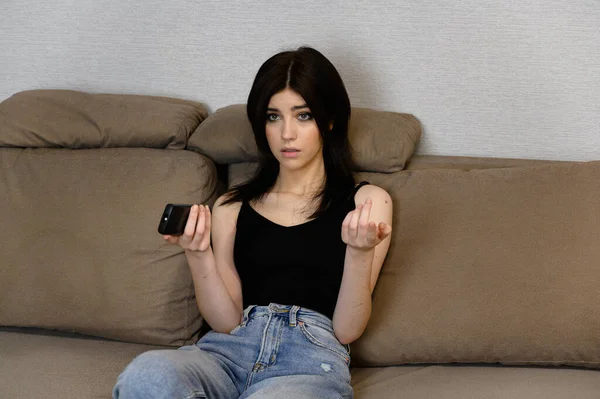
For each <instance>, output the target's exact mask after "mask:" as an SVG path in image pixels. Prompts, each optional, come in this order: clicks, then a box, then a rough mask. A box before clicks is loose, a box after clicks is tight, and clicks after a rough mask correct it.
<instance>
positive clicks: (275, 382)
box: [113, 303, 354, 399]
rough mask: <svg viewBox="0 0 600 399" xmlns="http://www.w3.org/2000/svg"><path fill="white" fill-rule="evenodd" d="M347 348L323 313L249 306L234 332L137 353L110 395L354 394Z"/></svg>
mask: <svg viewBox="0 0 600 399" xmlns="http://www.w3.org/2000/svg"><path fill="white" fill-rule="evenodd" d="M349 352H350V351H349V346H348V345H342V344H341V343H340V342H339V341H338V340H337V338H336V337H335V335H334V332H333V325H332V322H331V320H330V319H329V318H328V317H326V316H324V315H323V314H321V313H318V312H315V311H312V310H310V309H307V308H301V307H299V306H289V305H280V304H276V303H271V304H269V306H256V305H251V306H248V307H247V308H246V309H245V310H244V316H243V319H242V322H241V324H240V325H239V326H237V327H235V328H234V329H233V330H232V331H231V332H230V333H229V334H224V333H218V332H214V331H209V332H208V333H207V334H205V335H204V336H203V337H202V338H200V340H199V341H198V342H197V343H196V344H195V345H189V346H183V347H181V348H179V349H166V350H165V349H163V350H153V351H149V352H145V353H142V354H141V355H139V356H138V357H136V358H135V359H134V360H133V361H132V362H131V363H130V364H129V365H128V366H127V367H126V368H125V370H124V371H123V373H121V375H120V376H119V378H118V380H117V383H116V385H115V387H114V389H113V398H119V399H129V398H146V399H147V398H169V399H179V398H181V399H183V398H186V399H192V398H210V399H214V398H285V399H296V398H335V399H339V398H353V397H354V394H353V390H352V387H351V386H350V370H349V365H350V354H349Z"/></svg>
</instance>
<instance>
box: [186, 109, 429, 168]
mask: <svg viewBox="0 0 600 399" xmlns="http://www.w3.org/2000/svg"><path fill="white" fill-rule="evenodd" d="M348 135H349V141H350V145H351V146H352V147H353V153H354V159H355V161H356V163H357V167H358V168H359V170H364V171H373V172H395V171H398V170H402V168H403V167H404V165H405V163H406V161H407V160H408V159H409V158H410V157H411V156H412V154H413V152H414V149H415V146H416V144H417V142H418V141H419V139H420V138H421V125H420V123H419V121H418V119H417V118H415V117H414V116H413V115H410V114H403V113H397V112H384V111H376V110H372V109H368V108H357V107H353V108H352V117H351V120H350V125H349V127H348ZM188 148H189V149H190V150H194V151H198V152H200V153H201V154H204V155H206V156H208V157H209V158H211V159H213V160H214V161H216V162H218V163H222V164H231V163H239V162H249V161H257V160H258V150H257V147H256V143H255V141H254V135H253V133H252V127H251V125H250V122H249V121H248V117H247V115H246V105H245V104H236V105H230V106H227V107H224V108H221V109H218V110H217V111H216V112H215V113H214V114H213V115H210V116H209V117H208V118H207V119H206V120H205V121H204V122H203V123H202V124H201V125H200V126H198V129H196V131H195V132H194V133H193V134H192V136H191V137H190V139H189V142H188Z"/></svg>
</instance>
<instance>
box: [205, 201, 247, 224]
mask: <svg viewBox="0 0 600 399" xmlns="http://www.w3.org/2000/svg"><path fill="white" fill-rule="evenodd" d="M228 198H229V195H228V194H227V193H225V194H222V195H221V196H219V198H217V200H216V201H215V203H214V205H213V209H212V214H213V215H212V216H213V218H217V219H219V221H220V222H230V223H232V224H233V225H235V224H236V222H237V217H238V214H239V213H240V208H241V207H242V201H235V202H229V203H225V200H226V199H228Z"/></svg>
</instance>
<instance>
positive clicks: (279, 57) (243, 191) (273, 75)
mask: <svg viewBox="0 0 600 399" xmlns="http://www.w3.org/2000/svg"><path fill="white" fill-rule="evenodd" d="M286 88H290V89H292V90H293V91H295V92H296V93H298V94H299V95H300V96H302V98H303V99H304V100H305V101H306V104H307V105H308V107H309V109H310V111H311V113H312V115H313V117H314V120H315V122H316V123H317V126H318V128H319V132H320V134H321V139H322V143H323V160H324V165H325V182H324V185H323V187H322V189H321V190H320V191H319V193H318V194H317V195H316V196H315V198H314V200H315V201H316V200H318V201H319V206H318V207H317V208H316V210H315V211H314V212H313V213H312V215H311V216H310V217H309V218H310V219H312V218H316V217H319V216H321V215H322V214H323V213H324V212H325V211H326V210H328V209H329V208H330V207H331V206H335V204H336V203H338V202H339V201H342V200H344V199H346V198H347V197H348V195H349V193H350V192H351V190H352V188H353V187H354V176H353V174H352V171H353V170H355V169H356V167H355V163H354V160H353V158H352V151H351V148H350V143H349V141H348V122H349V120H350V109H351V106H350V99H349V98H348V93H347V92H346V88H345V86H344V82H343V81H342V78H341V77H340V75H339V73H338V71H337V70H336V69H335V67H334V66H333V64H332V63H331V62H330V61H329V60H328V59H327V58H326V57H325V56H324V55H323V54H321V53H320V52H318V51H317V50H315V49H313V48H310V47H300V48H299V49H297V50H295V51H284V52H281V53H278V54H275V55H274V56H272V57H271V58H269V59H268V60H267V61H265V63H264V64H263V65H262V66H261V67H260V69H259V70H258V73H257V74H256V78H255V79H254V83H253V85H252V89H251V90H250V94H249V96H248V103H247V106H246V112H247V114H248V119H249V120H250V124H251V125H252V130H253V132H254V139H255V140H256V145H257V147H258V152H259V158H258V163H259V165H258V168H257V169H256V172H255V174H254V176H253V177H252V178H250V179H249V180H248V181H246V182H244V183H241V184H238V185H236V186H234V187H232V188H231V189H230V190H229V191H228V193H227V195H226V197H225V198H226V199H225V201H223V204H227V203H231V202H238V201H244V200H245V201H252V200H259V199H260V198H262V197H263V196H264V195H265V194H266V193H267V192H269V190H270V189H271V188H272V187H273V186H274V184H275V181H276V180H277V176H278V174H279V162H278V161H277V159H276V158H275V156H274V155H273V153H272V152H271V149H270V148H269V143H268V141H267V136H266V133H265V124H266V120H267V108H268V105H269V101H270V100H271V97H272V96H273V95H274V94H276V93H278V92H280V91H282V90H284V89H286ZM330 127H331V129H330Z"/></svg>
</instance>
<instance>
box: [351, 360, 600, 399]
mask: <svg viewBox="0 0 600 399" xmlns="http://www.w3.org/2000/svg"><path fill="white" fill-rule="evenodd" d="M351 371H352V386H353V388H354V394H355V398H356V399H361V398H402V399H423V398H436V399H481V398H486V399H565V398H577V399H593V398H597V397H598V392H600V371H598V370H581V369H572V368H561V369H556V368H541V367H493V366H484V365H477V366H465V365H447V366H434V365H428V366H421V367H415V366H397V367H368V368H353V369H351Z"/></svg>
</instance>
